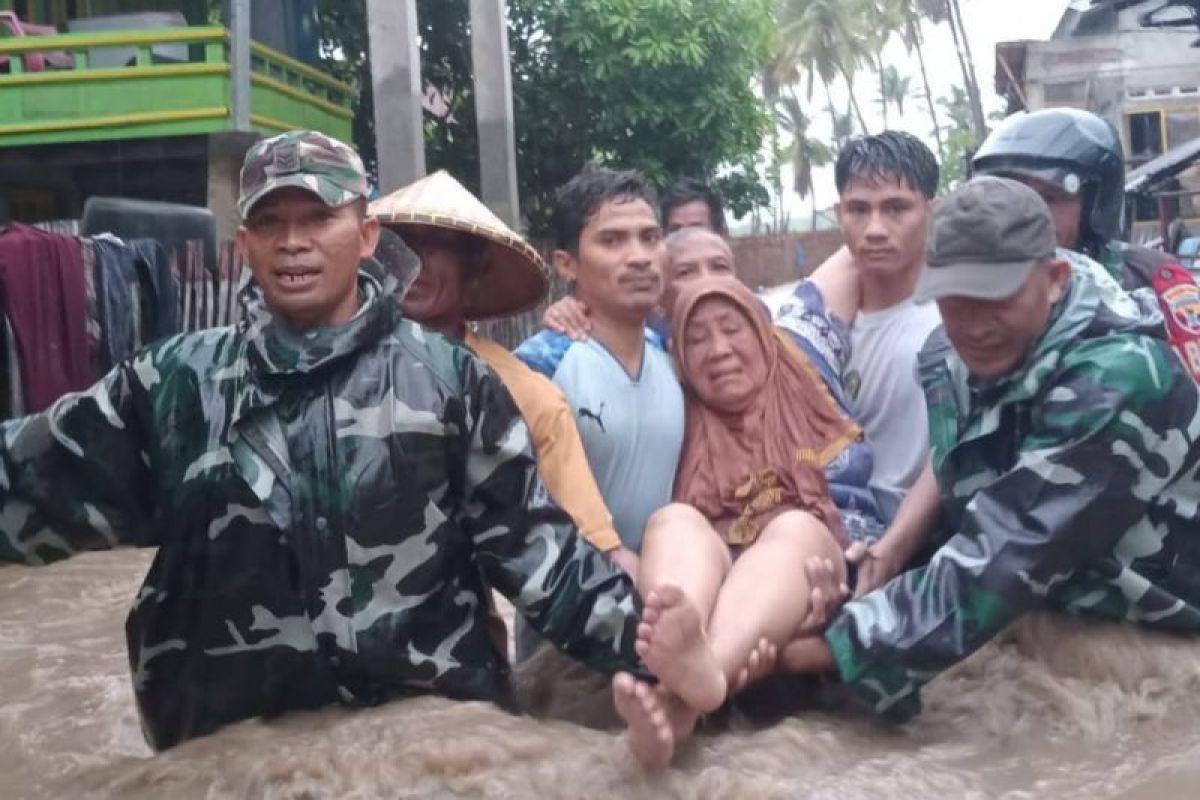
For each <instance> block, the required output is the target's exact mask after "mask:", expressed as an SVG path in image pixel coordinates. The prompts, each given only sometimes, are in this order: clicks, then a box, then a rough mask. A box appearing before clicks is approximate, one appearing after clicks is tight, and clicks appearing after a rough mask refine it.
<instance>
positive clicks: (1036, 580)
mask: <svg viewBox="0 0 1200 800" xmlns="http://www.w3.org/2000/svg"><path fill="white" fill-rule="evenodd" d="M1101 297H1102V295H1101V292H1100V291H1099V290H1098V289H1097V287H1096V285H1095V283H1094V281H1093V280H1092V278H1091V277H1090V276H1089V275H1087V274H1086V273H1085V272H1082V271H1080V270H1078V269H1076V270H1075V271H1074V272H1073V276H1072V279H1071V283H1070V284H1069V289H1068V291H1067V294H1066V297H1065V298H1064V300H1062V301H1060V303H1059V304H1058V305H1057V306H1056V308H1055V311H1054V313H1053V316H1052V318H1051V322H1050V324H1049V326H1048V329H1047V330H1046V332H1045V333H1043V334H1042V336H1041V337H1040V338H1039V339H1038V340H1037V341H1036V342H1035V344H1034V347H1033V349H1032V352H1031V353H1030V355H1029V356H1028V357H1027V360H1026V361H1025V362H1024V364H1023V365H1022V366H1021V367H1020V368H1018V369H1017V370H1016V371H1015V373H1014V374H1012V375H1010V376H1008V377H1007V378H1005V379H1002V380H1000V381H998V382H993V383H992V384H990V385H982V384H979V383H977V382H975V381H974V380H971V379H969V378H968V376H967V370H966V367H965V366H964V365H963V363H962V361H961V360H959V358H958V357H957V356H956V355H955V354H954V352H953V350H952V349H951V348H950V344H949V341H948V340H947V338H946V337H945V333H944V331H939V332H937V333H935V334H934V335H933V336H932V337H931V338H930V341H929V342H928V343H927V344H926V346H925V349H924V351H923V352H922V353H921V356H920V359H919V369H920V376H921V381H922V385H923V388H924V391H925V395H926V402H927V406H928V410H929V430H930V440H931V445H932V453H933V464H934V470H935V472H936V475H937V480H938V486H939V488H940V492H941V498H942V507H943V516H944V521H945V523H946V530H945V533H947V534H948V535H949V536H948V538H946V539H939V540H938V541H939V542H941V547H940V548H939V549H938V550H937V552H936V553H935V554H934V555H933V557H932V560H931V561H930V562H929V563H928V564H927V565H926V566H924V567H921V568H918V569H915V570H913V571H910V572H908V573H905V574H902V575H900V576H899V577H897V578H895V579H894V580H892V581H891V582H890V583H888V584H886V585H884V586H883V587H881V588H880V589H878V590H876V591H875V592H872V593H871V594H869V595H867V596H866V597H864V598H862V599H860V600H857V601H854V602H851V603H848V604H847V605H846V606H845V607H844V608H843V610H842V612H841V613H840V614H839V615H838V616H837V617H836V618H835V620H834V623H833V624H832V625H831V626H830V627H829V629H828V630H827V631H826V641H827V642H828V643H829V645H830V647H831V649H832V650H833V653H834V657H835V659H836V661H837V665H838V670H839V672H840V673H841V676H842V679H843V680H844V681H845V682H846V683H848V684H850V685H851V686H852V687H853V688H854V689H855V691H856V693H857V694H858V695H859V696H860V697H862V698H863V699H865V700H866V701H867V702H868V703H869V704H870V705H871V706H872V707H873V708H874V709H875V710H876V711H878V712H880V713H882V714H885V715H888V716H890V717H891V718H893V719H898V720H902V719H905V718H907V717H910V716H912V715H914V714H916V713H917V712H918V711H919V710H920V703H919V697H918V691H919V689H920V687H921V685H922V684H924V683H926V682H927V681H929V680H930V679H932V678H933V677H934V676H935V675H937V674H938V673H939V672H941V671H942V670H944V669H946V668H948V667H949V666H951V665H953V664H954V663H956V662H958V661H959V660H961V659H963V658H965V657H966V656H967V655H969V654H970V653H972V652H973V651H975V650H976V649H977V648H979V647H980V646H982V645H983V644H984V643H985V642H987V641H988V639H990V638H991V637H992V636H994V635H995V634H996V633H998V632H999V631H1000V630H1001V629H1002V628H1004V627H1005V626H1006V625H1007V624H1008V623H1010V622H1012V621H1013V620H1015V619H1016V618H1017V617H1019V616H1020V615H1021V614H1023V613H1024V612H1026V611H1028V610H1030V609H1033V608H1035V607H1038V606H1040V605H1042V604H1046V605H1049V606H1051V607H1054V608H1058V609H1061V610H1064V611H1067V612H1070V613H1077V614H1090V615H1096V616H1100V617H1106V618H1111V619H1121V620H1128V621H1130V622H1136V623H1140V624H1144V625H1147V626H1153V627H1158V628H1167V629H1177V630H1188V631H1200V526H1198V525H1197V504H1198V503H1200V448H1198V447H1197V446H1196V441H1197V439H1198V438H1200V407H1198V400H1197V387H1196V385H1195V383H1194V382H1193V381H1192V380H1191V378H1190V377H1189V376H1188V375H1187V373H1186V372H1185V371H1184V369H1183V365H1182V363H1181V362H1180V360H1179V359H1178V358H1177V357H1176V355H1175V353H1174V352H1173V351H1172V350H1171V349H1170V348H1169V347H1168V345H1167V343H1166V342H1165V340H1164V336H1165V334H1164V331H1163V327H1162V323H1161V317H1158V316H1156V315H1155V314H1140V315H1139V314H1138V313H1137V311H1136V310H1137V308H1138V306H1137V304H1131V303H1129V302H1128V300H1129V298H1125V300H1126V302H1125V304H1124V307H1125V309H1126V312H1128V311H1129V310H1130V309H1133V311H1134V313H1133V315H1132V316H1128V315H1123V314H1122V313H1119V312H1118V311H1116V310H1115V309H1114V308H1113V307H1111V306H1109V305H1107V304H1105V303H1104V302H1103V301H1102V299H1101Z"/></svg>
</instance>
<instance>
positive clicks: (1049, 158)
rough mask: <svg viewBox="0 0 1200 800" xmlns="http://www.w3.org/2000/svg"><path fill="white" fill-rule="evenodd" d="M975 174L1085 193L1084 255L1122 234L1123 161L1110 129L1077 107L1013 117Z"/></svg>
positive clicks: (989, 142) (983, 151)
mask: <svg viewBox="0 0 1200 800" xmlns="http://www.w3.org/2000/svg"><path fill="white" fill-rule="evenodd" d="M971 170H972V172H973V173H976V174H985V175H1006V176H1010V177H1014V178H1020V177H1022V176H1028V177H1033V178H1039V179H1041V180H1043V181H1046V182H1048V183H1052V184H1055V185H1056V186H1061V187H1062V188H1063V189H1065V190H1066V191H1068V192H1070V193H1071V194H1075V193H1077V192H1081V193H1082V199H1083V219H1081V220H1080V236H1081V238H1082V241H1081V242H1080V243H1079V248H1080V249H1081V250H1085V251H1088V252H1090V253H1092V254H1095V253H1097V252H1099V251H1100V249H1101V248H1103V247H1104V245H1106V244H1107V243H1108V242H1109V241H1111V240H1113V239H1116V238H1118V236H1120V233H1121V223H1122V216H1121V211H1122V207H1123V205H1124V200H1125V162H1124V157H1123V154H1122V150H1121V140H1120V138H1119V137H1118V136H1117V132H1116V131H1115V130H1114V129H1113V127H1112V125H1110V124H1109V123H1108V122H1106V121H1105V120H1104V119H1102V118H1100V117H1098V116H1096V115H1095V114H1092V113H1091V112H1088V111H1082V110H1080V109H1077V108H1047V109H1043V110H1041V111H1034V112H1032V113H1025V112H1022V113H1019V114H1014V115H1013V116H1011V117H1009V118H1008V119H1006V120H1004V122H1002V123H1000V125H999V126H997V128H996V130H994V131H992V133H991V135H990V136H988V137H987V139H986V140H985V141H984V143H983V144H982V145H980V147H979V150H978V151H977V152H976V153H975V158H974V159H973V160H972V161H971Z"/></svg>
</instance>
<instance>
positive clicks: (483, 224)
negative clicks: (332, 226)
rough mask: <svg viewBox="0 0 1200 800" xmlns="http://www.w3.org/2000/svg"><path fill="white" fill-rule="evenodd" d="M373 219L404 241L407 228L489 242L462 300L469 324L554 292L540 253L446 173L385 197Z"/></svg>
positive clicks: (514, 310) (518, 308)
mask: <svg viewBox="0 0 1200 800" xmlns="http://www.w3.org/2000/svg"><path fill="white" fill-rule="evenodd" d="M371 214H372V215H373V216H375V217H378V218H379V221H380V222H381V223H382V224H384V225H386V226H387V227H389V228H392V229H393V230H395V231H396V232H397V233H399V234H400V235H401V236H403V235H404V229H405V228H412V227H416V226H427V227H434V228H444V229H447V230H454V231H461V232H462V233H466V234H470V235H473V236H478V237H480V238H482V239H485V240H486V241H487V243H488V245H487V248H486V249H485V251H484V255H483V260H482V263H481V265H480V266H481V268H480V273H479V276H478V278H477V279H476V280H475V281H473V282H472V284H471V286H470V287H469V288H468V290H467V295H466V297H465V298H464V301H463V305H464V307H465V317H466V319H468V320H482V319H494V318H496V317H508V316H512V315H513V314H519V313H521V312H522V311H528V310H529V309H531V308H533V307H534V306H536V305H537V304H538V303H539V302H540V301H541V300H542V298H543V297H545V296H546V292H547V291H548V290H549V288H550V279H549V272H548V270H547V269H546V264H545V262H543V261H542V257H541V256H540V255H538V251H537V250H535V249H534V248H533V246H532V245H531V244H529V242H527V241H525V240H524V239H522V238H521V237H520V236H518V235H517V234H516V233H514V232H513V231H512V230H511V229H510V228H509V227H508V226H507V225H505V224H504V222H502V221H501V220H500V218H499V217H497V216H496V215H495V214H493V213H492V212H491V211H489V210H488V208H487V206H485V205H484V204H483V203H481V202H479V200H477V199H476V198H475V195H473V194H471V193H470V192H469V191H467V189H466V187H464V186H463V185H462V184H461V183H459V182H458V181H456V180H455V179H454V178H452V177H451V176H450V175H449V173H447V172H445V171H438V172H435V173H433V174H432V175H428V176H426V177H424V178H422V179H421V180H419V181H417V182H415V183H410V184H409V185H408V186H405V187H403V188H402V189H397V190H396V191H394V192H392V193H391V194H389V195H388V196H387V197H381V198H380V199H378V200H376V201H375V202H373V203H371Z"/></svg>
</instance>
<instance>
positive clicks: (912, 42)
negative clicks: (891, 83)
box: [885, 0, 946, 160]
mask: <svg viewBox="0 0 1200 800" xmlns="http://www.w3.org/2000/svg"><path fill="white" fill-rule="evenodd" d="M885 2H891V3H893V4H894V5H895V6H896V7H897V8H898V9H899V10H900V12H901V16H902V19H903V21H904V27H903V28H902V29H901V31H900V40H901V41H902V42H904V49H905V50H907V51H908V52H909V53H910V54H911V53H912V52H913V51H914V50H915V51H916V53H917V63H918V64H919V65H920V67H921V83H922V85H923V86H924V91H923V92H922V93H921V96H923V97H924V98H925V104H926V107H927V108H928V109H929V120H930V122H932V123H933V136H934V139H935V140H936V141H937V148H938V159H939V160H941V158H942V157H943V156H944V154H945V150H946V145H945V144H944V142H943V141H942V128H941V125H940V124H939V123H938V116H937V106H936V105H934V102H933V88H932V87H931V86H930V85H929V72H928V70H926V69H925V40H924V36H923V34H922V33H921V12H920V5H921V4H920V2H918V3H916V4H914V3H912V2H910V0H885ZM901 113H903V112H901Z"/></svg>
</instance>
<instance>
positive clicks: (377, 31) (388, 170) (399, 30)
mask: <svg viewBox="0 0 1200 800" xmlns="http://www.w3.org/2000/svg"><path fill="white" fill-rule="evenodd" d="M367 31H368V37H369V45H370V48H371V83H372V86H373V88H374V91H375V143H376V155H377V157H378V159H379V191H380V192H381V193H384V194H386V193H388V192H391V191H395V190H396V189H398V188H400V187H401V186H405V185H407V184H409V183H412V182H413V181H415V180H417V179H418V178H422V177H424V176H425V132H424V120H423V119H422V111H421V97H422V95H423V92H422V87H421V52H420V47H419V42H418V36H419V34H420V30H419V28H418V27H417V4H416V0H367Z"/></svg>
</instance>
